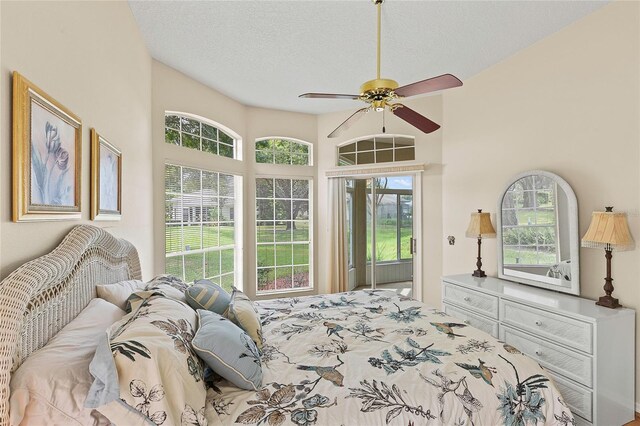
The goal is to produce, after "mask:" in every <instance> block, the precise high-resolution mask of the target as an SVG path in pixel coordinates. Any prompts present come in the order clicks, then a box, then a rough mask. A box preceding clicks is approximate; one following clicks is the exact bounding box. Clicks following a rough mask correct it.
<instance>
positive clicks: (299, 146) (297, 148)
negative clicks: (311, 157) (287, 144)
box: [291, 141, 309, 155]
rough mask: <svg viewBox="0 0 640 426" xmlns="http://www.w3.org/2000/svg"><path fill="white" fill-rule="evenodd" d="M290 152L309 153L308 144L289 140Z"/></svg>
mask: <svg viewBox="0 0 640 426" xmlns="http://www.w3.org/2000/svg"><path fill="white" fill-rule="evenodd" d="M291 152H292V153H294V154H305V155H308V154H309V146H308V145H305V144H303V143H296V142H293V141H292V142H291Z"/></svg>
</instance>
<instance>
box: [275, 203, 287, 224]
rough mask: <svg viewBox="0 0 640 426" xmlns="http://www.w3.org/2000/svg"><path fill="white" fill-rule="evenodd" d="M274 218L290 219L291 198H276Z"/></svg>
mask: <svg viewBox="0 0 640 426" xmlns="http://www.w3.org/2000/svg"><path fill="white" fill-rule="evenodd" d="M275 206H276V217H275V219H276V220H291V200H276V204H275Z"/></svg>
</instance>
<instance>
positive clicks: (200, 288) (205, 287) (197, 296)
mask: <svg viewBox="0 0 640 426" xmlns="http://www.w3.org/2000/svg"><path fill="white" fill-rule="evenodd" d="M184 296H185V298H186V299H187V303H188V304H189V306H191V307H192V308H193V309H196V310H197V309H205V310H207V311H211V312H215V313H216V314H220V315H223V314H224V313H225V312H226V310H227V308H228V307H229V303H230V302H231V296H230V295H229V293H227V292H226V291H225V290H224V289H223V288H222V287H220V286H219V285H217V284H214V283H212V282H211V281H209V280H199V281H196V282H195V284H193V285H192V286H190V287H189V288H187V290H185V292H184Z"/></svg>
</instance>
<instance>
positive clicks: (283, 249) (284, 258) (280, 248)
mask: <svg viewBox="0 0 640 426" xmlns="http://www.w3.org/2000/svg"><path fill="white" fill-rule="evenodd" d="M292 247H293V246H292V245H291V244H276V265H278V266H284V265H292V263H291V259H292V258H291V256H292V253H293V248H292Z"/></svg>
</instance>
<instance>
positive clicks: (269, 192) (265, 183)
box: [256, 179, 273, 198]
mask: <svg viewBox="0 0 640 426" xmlns="http://www.w3.org/2000/svg"><path fill="white" fill-rule="evenodd" d="M256 197H258V198H273V179H256Z"/></svg>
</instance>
